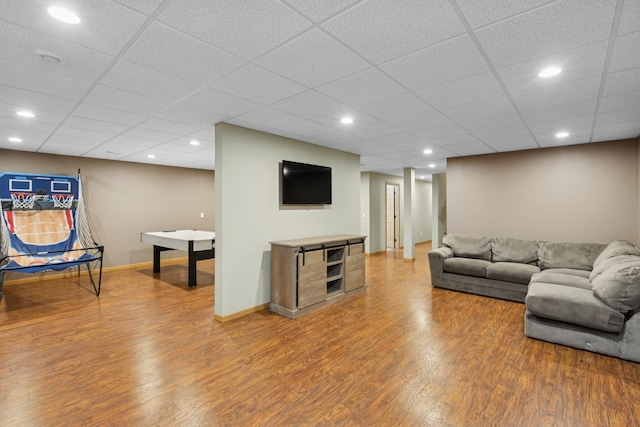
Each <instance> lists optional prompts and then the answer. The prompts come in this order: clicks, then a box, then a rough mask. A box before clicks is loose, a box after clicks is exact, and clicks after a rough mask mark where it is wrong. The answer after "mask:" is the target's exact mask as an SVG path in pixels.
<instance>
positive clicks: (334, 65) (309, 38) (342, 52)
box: [256, 28, 369, 88]
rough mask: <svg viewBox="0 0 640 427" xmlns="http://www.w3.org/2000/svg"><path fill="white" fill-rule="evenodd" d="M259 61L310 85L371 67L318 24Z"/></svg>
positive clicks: (286, 75) (275, 70)
mask: <svg viewBox="0 0 640 427" xmlns="http://www.w3.org/2000/svg"><path fill="white" fill-rule="evenodd" d="M309 52H313V55H309ZM256 63H257V64H258V65H260V66H262V67H264V68H266V69H268V70H271V71H273V72H275V73H278V74H281V75H283V76H285V77H287V78H289V79H291V80H293V81H295V82H297V83H300V84H302V85H305V86H307V87H310V88H314V87H317V86H320V85H323V84H326V83H329V82H332V81H334V80H338V79H340V78H342V77H345V76H348V75H350V74H354V73H357V72H358V71H362V70H364V69H366V68H369V64H368V63H367V62H366V61H365V60H364V59H362V58H360V57H359V56H358V55H356V54H355V53H353V52H352V51H350V50H349V49H347V48H346V47H344V46H343V45H341V44H340V43H338V42H337V41H335V40H334V39H332V38H331V37H329V36H328V35H326V34H325V33H323V32H322V31H320V30H318V29H315V28H314V29H313V30H311V31H309V32H307V33H305V34H303V35H301V36H300V37H296V38H295V39H293V40H291V41H289V42H288V43H286V44H284V45H283V46H281V47H279V48H277V49H275V50H274V51H272V52H270V53H269V54H267V55H266V56H264V57H262V58H260V59H259V60H258V61H257V62H256Z"/></svg>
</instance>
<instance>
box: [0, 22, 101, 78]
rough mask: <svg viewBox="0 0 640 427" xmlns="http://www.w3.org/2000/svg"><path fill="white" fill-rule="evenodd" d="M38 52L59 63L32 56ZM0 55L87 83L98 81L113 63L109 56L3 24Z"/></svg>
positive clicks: (0, 34) (0, 25) (34, 31)
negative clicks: (51, 57)
mask: <svg viewBox="0 0 640 427" xmlns="http://www.w3.org/2000/svg"><path fill="white" fill-rule="evenodd" d="M38 51H40V52H44V53H48V54H51V55H53V56H57V57H58V58H60V59H61V61H60V62H58V63H52V62H48V61H45V60H43V59H41V58H40V57H38V56H37V55H36V54H35V53H36V52H38ZM0 52H2V56H3V57H4V58H11V60H12V62H17V63H20V64H22V65H26V66H29V67H32V68H36V69H40V70H42V71H46V72H50V73H55V74H61V75H63V76H67V77H72V78H75V79H80V80H87V81H91V80H94V79H96V78H98V77H99V76H100V75H101V74H102V73H103V72H104V70H105V69H106V68H107V66H108V65H109V64H110V63H111V61H112V60H113V56H112V55H107V54H105V53H102V52H99V51H97V50H94V49H90V48H87V47H83V46H79V45H77V44H74V43H71V42H69V41H66V40H63V39H60V38H57V37H51V36H49V37H43V36H42V33H40V32H38V31H36V30H32V29H29V28H25V27H22V26H19V25H12V24H10V23H8V22H5V21H0Z"/></svg>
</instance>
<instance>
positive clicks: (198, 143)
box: [189, 139, 200, 145]
mask: <svg viewBox="0 0 640 427" xmlns="http://www.w3.org/2000/svg"><path fill="white" fill-rule="evenodd" d="M189 145H200V141H196V140H195V139H192V140H191V141H189Z"/></svg>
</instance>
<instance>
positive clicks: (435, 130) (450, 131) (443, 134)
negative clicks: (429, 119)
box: [411, 124, 475, 146]
mask: <svg viewBox="0 0 640 427" xmlns="http://www.w3.org/2000/svg"><path fill="white" fill-rule="evenodd" d="M411 133H412V134H414V135H415V136H417V137H418V138H422V139H424V140H425V141H428V142H433V143H435V144H436V145H438V146H441V145H444V143H442V142H441V141H442V140H443V139H444V138H447V137H451V136H458V135H465V137H470V135H469V134H468V133H467V132H466V131H465V130H464V129H462V128H461V127H460V126H458V125H456V124H450V125H444V126H434V127H430V128H427V129H418V130H415V131H413V132H411ZM474 139H475V138H474Z"/></svg>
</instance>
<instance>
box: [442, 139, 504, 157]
mask: <svg viewBox="0 0 640 427" xmlns="http://www.w3.org/2000/svg"><path fill="white" fill-rule="evenodd" d="M444 148H446V149H447V150H449V151H451V152H452V153H455V154H457V155H459V156H476V155H478V154H489V153H495V150H494V149H493V148H491V147H489V146H488V145H487V144H484V143H482V142H480V141H476V142H466V143H464V144H456V145H447V146H446V147H444Z"/></svg>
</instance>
